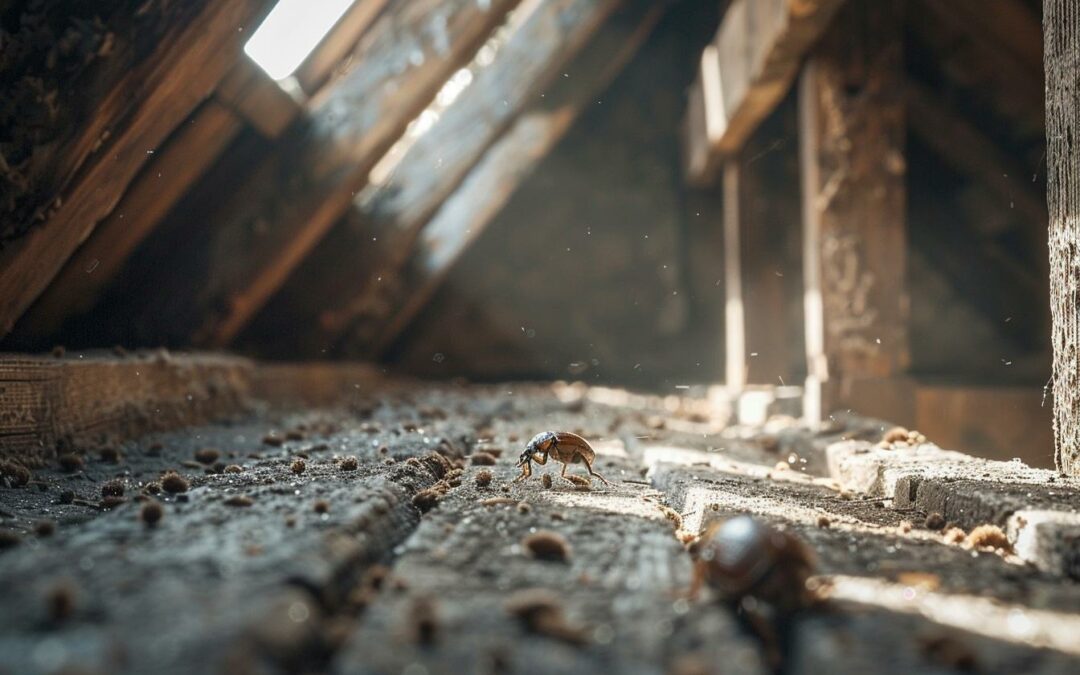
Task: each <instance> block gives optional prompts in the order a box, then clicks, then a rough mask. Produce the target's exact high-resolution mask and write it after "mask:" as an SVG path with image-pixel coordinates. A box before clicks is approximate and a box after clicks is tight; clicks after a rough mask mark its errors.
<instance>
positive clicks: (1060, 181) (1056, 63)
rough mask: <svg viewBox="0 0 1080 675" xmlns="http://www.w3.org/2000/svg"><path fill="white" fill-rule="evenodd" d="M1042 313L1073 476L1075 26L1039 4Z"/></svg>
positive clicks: (1078, 193)
mask: <svg viewBox="0 0 1080 675" xmlns="http://www.w3.org/2000/svg"><path fill="white" fill-rule="evenodd" d="M1043 32H1044V40H1043V45H1044V49H1045V53H1044V57H1043V58H1044V63H1045V68H1046V168H1047V181H1046V182H1047V197H1048V199H1047V201H1048V202H1049V206H1050V313H1051V316H1052V317H1053V321H1052V324H1053V325H1052V329H1051V330H1052V333H1051V342H1052V343H1053V346H1054V377H1053V382H1054V446H1055V452H1054V459H1055V462H1056V464H1057V467H1058V469H1060V470H1061V471H1063V472H1065V473H1067V474H1070V475H1073V476H1080V413H1078V412H1077V411H1078V409H1080V386H1078V385H1080V300H1078V297H1077V290H1076V287H1077V283H1078V280H1077V277H1078V273H1077V267H1078V266H1080V220H1078V219H1077V212H1078V210H1080V151H1078V150H1077V147H1076V143H1077V141H1076V139H1077V134H1078V133H1080V102H1078V101H1077V100H1076V95H1077V87H1078V86H1080V21H1078V15H1077V10H1076V3H1075V2H1074V1H1073V0H1044V1H1043Z"/></svg>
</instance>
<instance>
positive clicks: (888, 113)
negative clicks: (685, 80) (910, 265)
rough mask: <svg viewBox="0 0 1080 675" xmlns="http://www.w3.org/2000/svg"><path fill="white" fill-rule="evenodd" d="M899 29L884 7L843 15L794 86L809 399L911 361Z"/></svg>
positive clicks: (897, 16) (826, 402) (896, 16)
mask: <svg viewBox="0 0 1080 675" xmlns="http://www.w3.org/2000/svg"><path fill="white" fill-rule="evenodd" d="M901 17H902V5H901V4H900V3H898V2H894V1H892V0H890V1H887V2H866V1H859V2H853V3H851V4H849V5H848V6H847V7H846V8H845V9H844V10H843V11H842V12H841V13H840V14H839V15H838V16H837V20H836V22H835V23H834V25H833V27H832V29H831V31H830V32H829V33H828V34H827V35H826V36H825V38H824V39H823V40H822V43H821V44H820V45H819V48H818V50H817V51H816V52H815V53H814V56H813V57H812V59H811V60H810V62H809V63H808V66H807V69H806V71H805V72H804V74H803V79H802V83H801V88H800V92H799V95H800V101H799V105H800V108H801V112H800V132H799V133H800V142H801V144H802V145H801V160H800V161H801V172H802V180H803V190H804V191H803V200H804V202H803V203H804V206H803V228H804V229H803V233H804V234H803V246H804V257H803V261H804V279H805V284H806V306H805V314H806V322H807V356H808V368H809V377H810V379H809V381H808V388H809V389H811V390H814V389H819V385H821V386H824V387H826V388H830V387H831V388H833V389H835V387H837V386H839V387H841V388H842V387H843V381H844V379H845V378H850V377H863V376H874V377H885V376H888V375H892V374H899V373H901V372H903V371H904V369H905V368H906V367H907V365H908V363H909V361H910V354H909V347H908V337H907V331H908V327H907V315H908V298H907V286H906V281H905V275H906V245H907V244H906V242H907V230H906V223H905V200H906V197H905V179H904V176H905V172H906V162H905V157H904V139H905V106H904V103H903V99H902V78H903V59H902V41H901V28H902V23H901ZM830 381H831V385H829V384H826V383H829V382H830ZM838 393H839V392H838V391H832V392H831V393H830V392H828V391H826V392H825V396H824V399H823V401H822V404H823V407H822V409H821V410H820V411H818V410H813V409H811V410H810V411H809V412H810V413H811V414H813V415H818V414H820V413H827V412H830V411H831V407H832V406H833V405H835V404H836V403H837V400H838V399H835V398H833V397H835V396H836V395H837V394H838ZM830 399H832V400H830Z"/></svg>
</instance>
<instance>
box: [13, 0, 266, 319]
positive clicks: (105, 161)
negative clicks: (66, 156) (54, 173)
mask: <svg viewBox="0 0 1080 675" xmlns="http://www.w3.org/2000/svg"><path fill="white" fill-rule="evenodd" d="M268 4H269V3H267V2H266V1H265V0H239V1H238V2H229V3H220V2H213V3H207V4H206V5H205V7H203V8H202V9H201V10H200V11H199V12H198V13H197V14H196V15H195V16H194V17H192V19H191V20H190V21H188V22H186V23H180V24H178V25H176V26H175V27H174V28H173V29H171V30H170V31H169V33H168V34H167V35H166V36H165V37H164V38H163V39H162V40H160V41H159V42H158V46H157V47H156V49H155V50H154V51H153V52H152V53H151V54H150V55H149V56H148V57H147V58H146V59H145V60H144V61H142V62H140V63H138V64H136V65H135V67H134V68H133V69H131V70H129V71H127V72H125V73H124V74H123V75H122V76H121V77H119V78H118V80H117V81H116V82H115V83H114V84H113V86H112V87H111V88H110V89H109V91H108V93H107V95H106V96H105V98H104V99H103V100H102V101H100V102H99V104H98V106H97V112H96V113H95V116H94V117H93V118H92V119H91V120H90V121H89V122H88V124H87V127H86V130H85V132H84V134H83V136H84V138H85V139H86V143H84V144H83V145H85V146H87V147H86V151H85V153H75V156H77V157H84V158H85V159H84V160H82V161H81V162H80V165H79V166H78V169H77V171H76V172H75V174H74V176H73V178H72V179H71V180H70V181H69V183H68V185H67V187H66V188H65V189H64V190H63V193H62V194H61V195H58V196H57V199H56V201H55V207H54V209H53V210H52V211H51V212H50V214H49V216H48V217H47V219H46V221H45V222H44V223H42V224H41V225H40V226H39V227H36V228H34V229H32V230H31V231H29V232H28V233H27V234H26V235H25V236H23V237H21V238H19V239H17V240H16V241H14V242H12V243H11V244H10V245H8V246H6V247H5V249H4V250H3V252H0V335H4V334H6V333H8V332H9V331H10V330H11V328H12V326H13V325H14V323H15V321H16V320H17V319H18V317H19V316H20V315H22V313H23V312H24V311H26V309H27V307H29V306H30V304H31V303H32V302H33V301H34V299H35V298H37V296H38V295H39V294H40V293H41V292H42V291H43V290H44V289H45V287H46V286H47V285H48V284H49V282H50V281H51V280H52V279H53V277H54V276H55V275H56V274H57V273H58V272H59V271H60V269H61V267H62V266H63V264H64V262H65V261H66V260H67V259H68V257H69V256H70V255H71V254H72V252H74V250H75V249H76V248H77V247H78V246H79V244H80V243H82V242H83V241H84V240H85V239H86V237H87V235H88V234H89V233H90V232H91V231H92V230H93V229H94V227H95V226H96V224H97V223H98V222H100V221H101V220H102V219H104V218H105V217H106V216H107V215H108V214H109V213H110V212H111V211H112V209H113V207H114V206H115V205H116V203H117V201H118V200H119V199H120V197H121V195H122V194H123V192H124V190H125V189H126V188H127V186H128V185H129V183H130V182H131V180H132V179H133V178H134V177H135V175H136V174H137V173H138V171H139V170H140V169H141V168H142V167H143V165H144V164H145V163H146V162H147V161H148V160H149V159H150V158H151V157H152V153H153V152H154V151H155V150H157V148H158V146H159V145H160V144H161V143H162V141H164V140H165V138H166V137H167V136H168V135H169V134H170V133H171V132H172V131H173V130H174V129H175V128H176V127H177V126H178V125H179V124H180V123H182V122H183V121H184V120H185V119H187V117H188V116H189V115H190V114H191V111H192V110H194V109H195V107H196V106H197V105H198V103H199V102H200V101H201V100H203V99H205V98H206V97H207V96H208V95H209V94H210V93H211V92H212V91H213V89H214V88H215V87H216V86H217V84H218V82H219V81H220V80H221V78H222V77H224V75H225V73H226V72H227V71H228V69H229V68H230V67H231V66H232V65H233V63H234V62H235V60H236V58H237V55H238V54H239V53H240V47H241V44H242V41H243V40H244V39H245V38H246V36H247V35H248V34H249V33H250V30H248V31H245V30H244V28H246V27H247V28H250V27H251V26H252V25H254V23H255V22H256V21H257V19H258V17H259V16H260V14H261V13H262V12H263V11H264V10H266V9H267V8H268V7H267V5H268Z"/></svg>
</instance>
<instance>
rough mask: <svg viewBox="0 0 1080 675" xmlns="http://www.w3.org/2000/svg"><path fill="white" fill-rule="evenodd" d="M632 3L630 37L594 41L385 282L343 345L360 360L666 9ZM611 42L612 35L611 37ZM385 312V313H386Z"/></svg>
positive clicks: (391, 334)
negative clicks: (384, 294) (383, 292)
mask: <svg viewBox="0 0 1080 675" xmlns="http://www.w3.org/2000/svg"><path fill="white" fill-rule="evenodd" d="M649 4H651V3H632V5H631V7H629V8H628V9H627V12H628V13H629V14H630V15H631V16H634V17H635V20H634V22H633V23H632V24H631V25H632V27H633V28H632V32H631V33H630V34H629V35H627V36H622V37H620V39H619V41H618V42H617V44H615V45H611V44H608V43H607V42H605V41H603V40H596V41H594V42H593V43H591V44H590V45H589V48H588V49H587V50H586V52H585V53H584V54H583V56H582V58H581V59H579V61H578V62H577V65H575V67H574V69H573V70H574V73H576V74H578V77H576V78H569V79H565V80H563V81H561V82H560V85H561V86H560V87H557V88H555V89H554V91H552V92H550V93H549V95H548V96H546V97H545V99H544V103H542V104H540V105H536V106H534V107H533V108H532V109H531V110H530V111H529V112H528V113H526V114H525V115H524V116H522V117H521V118H520V119H519V120H518V121H517V122H516V123H515V124H514V126H513V128H512V129H511V130H510V131H509V132H508V133H507V134H506V135H505V136H504V137H502V138H501V139H499V141H498V142H496V143H495V144H494V145H493V146H492V147H491V149H490V150H488V152H487V153H486V154H485V155H484V158H483V159H482V160H481V161H480V163H479V164H477V165H476V167H475V168H473V170H472V171H470V172H469V175H468V176H467V177H466V178H465V180H464V182H463V183H462V184H461V186H460V187H459V188H458V189H457V190H456V191H455V192H454V194H453V195H452V196H451V197H450V198H449V199H447V200H446V202H445V203H444V204H443V205H442V207H441V208H440V209H439V211H438V213H437V214H436V215H435V217H434V218H433V219H432V220H431V222H429V223H428V224H427V225H425V226H424V228H423V230H422V231H421V232H420V235H419V237H418V239H417V241H416V244H415V246H413V247H411V255H410V257H409V264H408V266H407V269H405V270H401V271H399V272H398V276H397V277H396V278H394V279H391V280H389V282H390V283H388V284H385V285H382V286H380V287H381V288H387V289H392V292H393V296H392V298H381V301H380V302H378V303H376V304H375V305H373V306H372V308H371V309H373V310H375V311H369V312H368V313H365V314H364V315H363V316H362V317H360V318H359V320H358V321H357V322H356V323H355V324H354V325H352V326H351V327H350V331H349V332H348V333H347V334H346V336H345V337H346V339H347V340H348V341H349V343H350V347H355V349H356V350H358V351H360V353H361V354H363V355H365V356H369V357H373V358H377V357H379V356H381V355H382V354H384V353H385V352H386V350H387V348H388V347H389V346H390V345H391V343H393V341H394V340H395V339H397V337H398V336H399V335H401V334H402V333H403V332H404V331H405V329H406V328H407V327H408V326H409V325H410V324H411V323H412V321H413V320H414V319H415V318H416V316H417V315H418V314H419V313H420V312H421V311H422V310H423V308H424V307H425V305H426V304H427V302H428V301H429V300H430V299H431V298H432V296H434V294H435V292H436V291H437V290H438V288H439V286H440V285H441V283H442V281H443V280H444V279H445V278H446V276H447V274H448V273H449V272H450V270H451V268H452V267H453V265H454V263H455V262H456V261H457V260H458V258H459V257H460V256H461V254H462V253H463V252H464V250H465V249H466V248H467V247H468V246H469V245H470V244H472V242H474V241H475V240H476V239H477V237H479V236H480V235H481V234H482V233H483V231H484V229H485V228H486V227H487V226H488V224H490V223H491V222H492V221H493V220H494V219H495V217H496V216H498V214H499V213H500V212H501V211H502V209H503V207H504V206H505V205H506V204H507V202H509V200H510V198H511V197H512V196H513V194H514V192H515V191H516V190H517V188H518V187H519V186H520V185H521V183H522V182H523V181H524V180H525V178H526V177H528V176H529V175H530V174H531V173H532V171H533V169H534V168H535V167H536V166H537V165H538V164H539V163H540V162H541V161H542V160H543V159H544V157H546V156H547V154H548V153H549V152H550V151H551V149H552V148H554V147H555V146H556V145H557V144H558V142H559V141H560V140H561V139H562V138H563V136H564V135H565V134H566V132H567V131H568V130H569V129H570V127H571V126H572V124H573V122H574V121H575V120H576V119H577V117H578V116H579V115H580V113H581V112H582V110H584V109H585V108H586V107H587V106H589V105H591V104H594V103H595V101H596V99H597V96H598V95H600V93H601V92H603V90H604V89H606V88H607V86H608V85H609V84H610V83H611V82H612V80H614V79H615V76H616V75H618V73H619V72H621V71H622V69H623V68H624V67H625V66H626V64H627V63H629V62H630V60H631V58H633V56H634V55H635V54H636V53H637V51H638V49H639V48H640V47H641V45H642V44H643V43H644V42H645V40H646V39H647V38H648V36H649V34H650V33H651V32H652V29H653V28H654V27H655V26H656V24H657V22H658V21H659V19H660V17H661V16H662V15H663V12H664V10H665V7H664V6H663V5H652V6H646V5H649ZM608 37H609V38H610V37H611V36H608ZM387 309H389V310H390V311H389V312H387V311H386V310H387Z"/></svg>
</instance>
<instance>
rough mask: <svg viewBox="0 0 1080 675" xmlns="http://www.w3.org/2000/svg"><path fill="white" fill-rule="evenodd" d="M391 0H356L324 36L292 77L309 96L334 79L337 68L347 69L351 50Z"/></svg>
mask: <svg viewBox="0 0 1080 675" xmlns="http://www.w3.org/2000/svg"><path fill="white" fill-rule="evenodd" d="M389 2H390V0H357V2H354V3H353V4H352V6H351V7H349V9H348V10H347V11H346V12H345V15H344V16H342V17H341V18H340V19H339V20H338V22H337V23H336V24H334V27H333V28H332V29H330V32H329V33H328V34H327V35H326V37H324V38H323V40H322V42H321V43H319V46H318V47H317V48H316V49H315V51H313V52H312V53H311V54H310V55H309V56H308V57H307V58H306V59H304V62H303V63H301V64H300V67H299V68H297V69H296V74H295V75H293V77H295V78H296V81H297V82H298V83H299V85H300V89H302V90H303V91H304V92H305V93H307V94H308V95H309V96H311V95H313V94H315V93H316V92H318V91H319V89H321V88H322V87H323V86H324V85H325V84H327V83H328V81H331V80H332V79H333V75H334V72H335V70H337V71H340V70H345V69H348V67H349V63H348V62H347V60H348V58H349V53H350V52H352V51H353V50H354V49H355V48H356V43H357V42H358V41H359V40H360V38H361V37H363V35H364V33H365V32H366V31H367V29H368V28H370V27H371V25H372V24H373V23H374V22H375V19H376V18H377V17H378V16H379V13H380V12H382V11H383V9H385V8H386V6H387V4H389Z"/></svg>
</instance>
